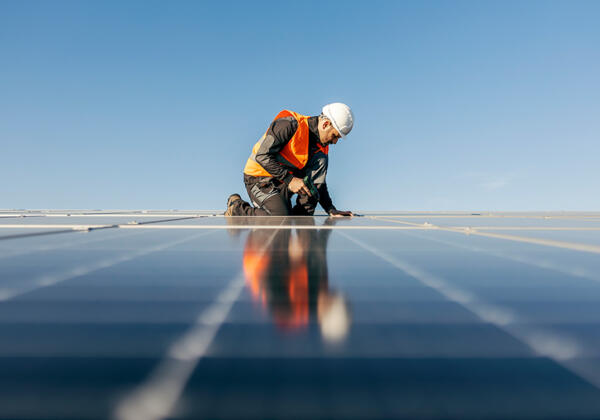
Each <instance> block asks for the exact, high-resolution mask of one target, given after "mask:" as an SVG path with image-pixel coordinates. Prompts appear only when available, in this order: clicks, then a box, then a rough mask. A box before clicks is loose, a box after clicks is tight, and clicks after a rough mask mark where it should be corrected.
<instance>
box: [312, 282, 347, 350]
mask: <svg viewBox="0 0 600 420" xmlns="http://www.w3.org/2000/svg"><path fill="white" fill-rule="evenodd" d="M318 317H319V326H320V327H321V334H322V335H323V338H324V339H325V340H326V341H330V342H338V341H341V340H343V339H344V338H345V337H346V335H348V330H349V329H350V323H351V316H350V308H349V307H348V304H347V303H346V299H345V298H344V297H343V296H342V295H340V294H329V293H327V294H323V295H320V296H319V303H318Z"/></svg>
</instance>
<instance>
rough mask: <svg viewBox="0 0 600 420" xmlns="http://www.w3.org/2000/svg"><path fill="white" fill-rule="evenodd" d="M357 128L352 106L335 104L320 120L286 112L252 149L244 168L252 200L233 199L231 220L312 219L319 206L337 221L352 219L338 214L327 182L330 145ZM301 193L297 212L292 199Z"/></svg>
mask: <svg viewBox="0 0 600 420" xmlns="http://www.w3.org/2000/svg"><path fill="white" fill-rule="evenodd" d="M353 126H354V115H353V114H352V110H351V109H350V107H349V106H348V105H345V104H342V103H332V104H329V105H325V106H324V107H323V110H322V113H321V115H319V116H314V117H309V116H305V115H300V114H298V113H296V112H293V111H288V110H284V111H281V112H280V113H279V114H277V116H276V117H275V119H274V120H273V122H272V123H271V126H270V127H269V129H268V130H267V132H266V133H265V134H264V135H263V136H262V137H261V139H260V140H259V141H258V142H257V143H256V144H255V145H254V147H253V148H252V154H251V155H250V157H249V158H248V161H247V162H246V167H245V168H244V184H245V185H246V190H247V191H248V195H249V196H250V200H251V201H252V205H251V204H250V203H247V202H245V201H244V200H242V198H241V197H240V195H239V194H232V195H230V196H229V199H228V200H227V210H226V211H225V216H288V215H294V216H312V215H313V214H314V212H315V208H316V207H317V203H318V204H321V207H323V209H324V210H325V211H326V212H327V213H328V214H329V215H331V216H352V215H353V214H352V212H350V211H341V210H337V209H336V208H335V206H334V205H333V203H332V201H331V197H330V196H329V192H328V191H327V184H326V182H325V177H326V175H327V162H328V153H329V145H330V144H336V143H337V142H338V140H339V139H340V138H342V137H345V136H346V135H347V134H348V133H350V130H352V127H353ZM294 194H298V198H297V199H296V204H295V205H294V207H292V204H291V198H292V196H293V195H294Z"/></svg>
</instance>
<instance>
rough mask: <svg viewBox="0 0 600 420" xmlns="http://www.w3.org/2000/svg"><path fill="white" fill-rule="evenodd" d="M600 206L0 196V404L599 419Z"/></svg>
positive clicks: (33, 414)
mask: <svg viewBox="0 0 600 420" xmlns="http://www.w3.org/2000/svg"><path fill="white" fill-rule="evenodd" d="M598 254H600V214H598V213H458V212H455V213H387V214H384V213H370V214H365V215H363V216H362V217H354V218H328V217H325V216H316V217H314V218H313V217H264V218H260V217H255V218H244V217H229V218H225V217H223V216H222V215H217V214H213V213H211V212H208V211H206V212H192V211H189V212H186V211H162V212H161V211H140V212H129V211H118V210H116V211H111V212H108V211H99V210H98V211H88V212H82V211H76V210H69V211H9V210H5V211H1V212H0V339H1V343H2V344H1V345H0V419H14V418H27V419H84V418H85V419H96V418H113V419H119V420H129V419H131V420H135V419H140V420H141V419H166V418H194V419H198V418H206V419H233V418H249V419H275V418H334V419H346V418H352V419H356V418H365V419H384V418H385V419H389V418H428V419H451V418H457V419H458V418H460V419H475V418H477V419H479V418H498V419H499V418H523V419H529V418H569V419H578V418H582V419H583V418H600V390H599V386H600V328H599V327H600V258H599V255H598Z"/></svg>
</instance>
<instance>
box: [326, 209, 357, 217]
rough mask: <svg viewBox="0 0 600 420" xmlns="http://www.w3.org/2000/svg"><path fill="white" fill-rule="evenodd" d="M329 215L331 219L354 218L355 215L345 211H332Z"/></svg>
mask: <svg viewBox="0 0 600 420" xmlns="http://www.w3.org/2000/svg"><path fill="white" fill-rule="evenodd" d="M329 215H330V216H331V217H345V216H350V217H352V216H354V213H352V212H351V211H345V210H335V209H334V210H331V211H330V212H329Z"/></svg>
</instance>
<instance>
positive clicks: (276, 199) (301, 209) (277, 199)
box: [233, 175, 318, 216]
mask: <svg viewBox="0 0 600 420" xmlns="http://www.w3.org/2000/svg"><path fill="white" fill-rule="evenodd" d="M244 184H245V185H246V191H247V192H248V196H249V197H250V200H251V201H252V204H250V203H248V202H246V201H244V200H239V201H237V202H236V203H235V204H234V207H233V215H234V216H289V215H294V216H312V215H313V214H314V213H315V208H316V207H317V203H318V201H317V198H316V197H309V196H307V195H298V198H297V199H296V205H295V206H294V207H292V196H293V195H294V193H293V192H291V191H290V190H289V189H288V187H287V185H285V184H284V183H283V182H280V181H278V180H276V179H275V178H262V177H252V176H247V175H245V176H244Z"/></svg>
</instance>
